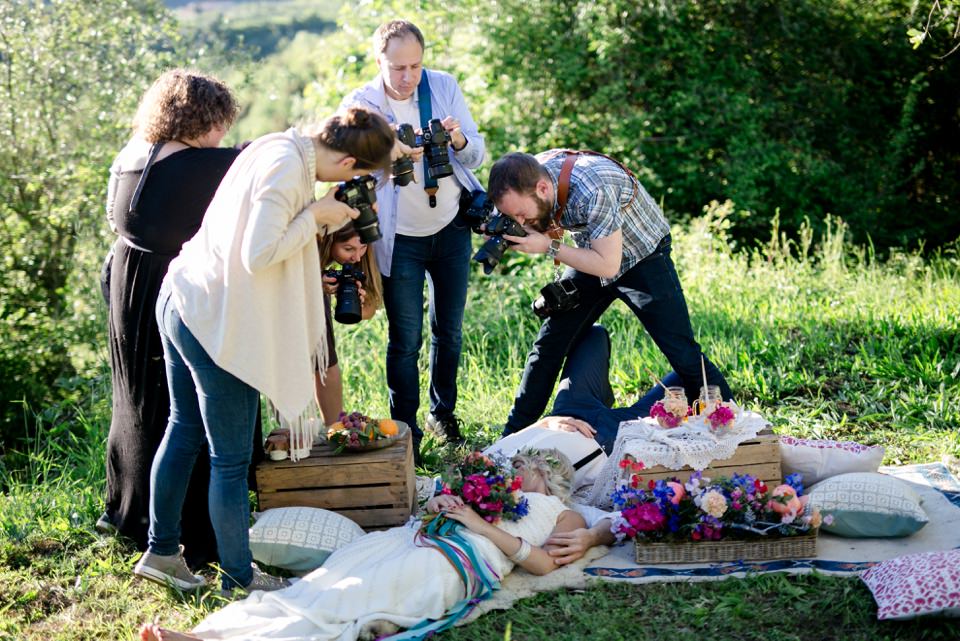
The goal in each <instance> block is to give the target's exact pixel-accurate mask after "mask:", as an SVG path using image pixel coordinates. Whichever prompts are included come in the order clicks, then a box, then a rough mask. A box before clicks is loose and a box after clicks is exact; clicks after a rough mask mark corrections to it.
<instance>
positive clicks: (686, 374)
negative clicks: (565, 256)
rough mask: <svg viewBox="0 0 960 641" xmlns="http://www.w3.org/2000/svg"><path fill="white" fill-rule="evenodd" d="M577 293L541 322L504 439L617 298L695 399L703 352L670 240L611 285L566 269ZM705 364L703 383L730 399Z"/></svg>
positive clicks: (541, 404)
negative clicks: (575, 300) (569, 305)
mask: <svg viewBox="0 0 960 641" xmlns="http://www.w3.org/2000/svg"><path fill="white" fill-rule="evenodd" d="M563 276H564V278H572V279H573V280H574V281H575V282H576V284H577V287H578V288H579V290H580V304H579V305H578V306H577V307H576V308H575V309H572V310H569V311H566V312H559V313H556V314H554V315H552V316H551V317H550V318H548V319H547V320H545V321H544V323H543V325H541V327H540V334H539V335H538V336H537V340H536V342H535V343H534V345H533V349H531V350H530V353H529V354H528V355H527V364H526V367H525V368H524V371H523V378H522V379H521V381H520V389H519V390H518V391H517V397H516V399H515V400H514V403H513V409H512V410H511V412H510V416H509V418H508V419H507V424H506V426H505V427H504V435H507V434H511V433H513V432H516V431H518V430H521V429H523V428H524V427H526V426H527V425H530V424H531V423H533V422H534V421H536V420H537V419H539V418H540V416H541V415H542V414H543V411H544V409H545V408H546V406H547V401H548V400H549V399H550V393H551V392H552V391H553V385H554V383H555V382H556V380H557V375H558V374H559V373H560V368H561V367H562V365H563V361H564V359H565V358H566V356H567V354H568V353H569V352H570V349H571V347H572V346H573V345H574V343H575V342H576V341H577V340H578V339H579V338H581V337H582V336H583V335H584V333H585V332H586V331H587V330H588V329H589V328H590V327H591V326H592V325H593V324H594V323H595V322H596V321H597V320H598V319H599V318H600V316H601V315H602V314H603V312H604V311H606V309H607V308H608V307H610V305H611V304H612V303H613V301H615V300H616V299H618V298H619V299H620V300H622V301H623V302H624V303H625V304H626V305H627V307H629V308H630V310H631V311H633V313H634V314H635V315H636V316H637V318H638V319H640V322H641V323H643V326H644V328H645V329H646V330H647V333H648V334H649V335H650V338H652V339H653V341H654V343H656V344H657V347H659V348H660V351H661V352H663V355H664V356H666V357H667V361H669V363H670V367H671V368H672V369H673V371H675V372H676V373H677V374H678V375H679V376H680V379H681V380H682V381H683V386H684V388H685V389H686V394H687V398H688V399H695V398H697V397H698V396H699V395H700V387H701V386H702V385H703V382H702V380H703V379H702V376H701V373H700V356H701V355H702V354H703V351H702V350H701V349H700V345H699V344H698V343H697V341H696V339H695V338H694V337H693V328H692V327H691V326H690V315H689V312H688V311H687V301H686V299H685V298H684V296H683V289H682V288H681V286H680V279H679V277H678V276H677V270H676V268H675V267H674V265H673V260H672V259H671V258H670V236H669V235H667V236H666V237H665V238H664V239H663V241H661V243H660V245H659V246H658V247H657V249H656V250H655V251H654V252H653V253H652V254H650V256H648V257H646V258H645V259H643V261H641V262H640V263H638V264H636V265H634V266H633V267H632V268H631V269H629V270H628V271H627V272H626V273H625V274H623V275H622V276H620V278H618V279H617V280H616V281H614V282H613V283H611V284H609V285H607V286H606V287H604V286H602V285H601V283H600V279H599V278H598V277H596V276H590V275H588V274H583V273H581V272H578V271H576V270H574V269H571V268H569V267H568V268H567V270H566V271H565V272H564V275H563ZM705 360H706V370H707V382H708V383H709V384H710V385H719V386H720V392H721V393H722V394H723V397H724V398H731V396H732V394H731V392H730V386H729V385H727V381H726V379H724V377H723V374H721V373H720V370H718V369H717V367H716V366H715V365H714V364H713V363H711V362H710V360H709V359H705Z"/></svg>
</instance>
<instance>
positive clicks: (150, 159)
mask: <svg viewBox="0 0 960 641" xmlns="http://www.w3.org/2000/svg"><path fill="white" fill-rule="evenodd" d="M164 144H165V143H164V142H162V141H161V142H155V143H153V145H152V146H151V147H150V155H148V156H147V162H146V163H145V164H144V165H143V171H141V172H140V180H138V181H137V188H136V189H134V190H133V198H131V199H130V204H129V205H128V206H127V216H130V215H132V214H134V213H135V212H136V211H137V203H139V202H140V192H142V191H143V186H144V185H145V184H147V175H148V174H149V173H150V168H151V167H153V163H154V161H155V160H156V159H157V154H159V153H160V148H161V147H163V145H164Z"/></svg>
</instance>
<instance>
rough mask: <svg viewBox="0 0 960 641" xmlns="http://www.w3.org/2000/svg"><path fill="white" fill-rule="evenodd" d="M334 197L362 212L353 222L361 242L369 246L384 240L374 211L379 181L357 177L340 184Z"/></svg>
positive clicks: (367, 177) (370, 177)
mask: <svg viewBox="0 0 960 641" xmlns="http://www.w3.org/2000/svg"><path fill="white" fill-rule="evenodd" d="M334 197H335V198H336V199H337V200H339V201H340V202H342V203H345V204H347V205H349V206H350V207H353V208H354V209H356V210H357V211H359V212H360V215H359V216H357V217H356V218H355V219H354V221H353V226H354V227H355V228H356V229H357V233H358V234H359V235H360V242H362V243H363V244H364V245H369V244H370V243H372V242H373V241H375V240H380V238H382V236H381V234H380V223H379V222H378V220H377V212H375V211H374V210H373V205H374V204H375V203H376V202H377V181H376V179H375V178H374V177H373V176H356V177H355V178H351V179H350V180H348V181H346V182H342V183H340V185H339V186H338V187H337V191H336V194H334Z"/></svg>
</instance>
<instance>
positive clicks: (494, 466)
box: [424, 452, 529, 523]
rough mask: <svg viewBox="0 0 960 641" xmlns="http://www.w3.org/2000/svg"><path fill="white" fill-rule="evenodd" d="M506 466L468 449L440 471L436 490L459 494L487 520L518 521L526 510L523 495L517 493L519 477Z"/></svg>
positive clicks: (526, 504) (489, 521) (526, 503)
mask: <svg viewBox="0 0 960 641" xmlns="http://www.w3.org/2000/svg"><path fill="white" fill-rule="evenodd" d="M506 469H508V468H505V466H501V465H500V464H498V462H497V461H495V460H494V459H492V458H490V457H489V456H486V455H484V454H482V453H481V452H470V453H469V454H467V456H466V458H464V459H463V461H462V462H461V463H459V464H457V465H454V466H452V467H450V468H449V469H448V470H447V472H446V473H445V474H443V475H442V483H443V486H442V489H441V490H440V493H441V494H452V495H454V496H459V497H460V498H461V499H463V502H464V503H466V504H467V505H469V506H470V507H472V508H473V509H474V511H475V512H476V513H477V514H479V515H480V516H482V517H483V518H484V520H486V521H487V522H488V523H496V522H498V521H499V520H500V519H507V520H508V521H518V520H520V518H522V517H524V516H526V514H527V511H528V510H529V504H528V502H527V499H526V497H524V496H522V495H521V494H520V485H521V484H522V483H523V477H521V476H519V475H514V474H512V473H510V472H508V471H506ZM430 518H432V517H428V518H426V519H424V522H425V523H426V522H429V520H430Z"/></svg>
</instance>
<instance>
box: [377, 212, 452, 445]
mask: <svg viewBox="0 0 960 641" xmlns="http://www.w3.org/2000/svg"><path fill="white" fill-rule="evenodd" d="M470 253H471V245H470V230H469V229H459V228H457V227H455V226H454V225H453V223H451V224H449V225H447V226H446V227H444V228H443V229H441V230H440V231H438V232H437V233H436V234H433V235H431V236H403V235H400V234H397V238H396V240H395V241H394V245H393V258H392V262H391V264H390V276H389V277H384V279H383V305H384V308H386V310H387V320H388V322H389V336H388V341H387V387H388V388H389V390H390V416H391V417H392V418H394V419H396V420H399V421H404V422H405V423H407V424H408V425H410V427H411V429H412V430H413V433H414V437H415V438H416V439H417V440H419V437H421V436H422V435H423V433H422V432H421V431H420V428H419V427H418V425H417V410H418V409H419V407H420V372H419V369H418V367H417V360H418V358H419V356H420V347H421V346H422V345H423V283H424V281H426V282H427V284H428V285H429V300H430V336H431V338H430V411H431V412H432V413H434V414H437V415H444V414H451V413H453V411H454V408H455V407H456V404H457V369H458V367H459V365H460V349H461V345H462V336H461V327H462V325H463V308H464V305H466V303H467V277H468V276H469V275H470Z"/></svg>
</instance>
